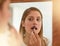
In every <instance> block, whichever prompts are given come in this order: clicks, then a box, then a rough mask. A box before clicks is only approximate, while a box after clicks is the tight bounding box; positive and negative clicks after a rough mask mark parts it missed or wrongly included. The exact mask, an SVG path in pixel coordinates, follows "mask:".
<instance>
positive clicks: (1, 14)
mask: <svg viewBox="0 0 60 46" xmlns="http://www.w3.org/2000/svg"><path fill="white" fill-rule="evenodd" d="M9 4H10V0H6V1H5V2H4V3H3V6H2V10H0V18H1V20H2V21H6V22H8V20H9V18H10V16H11V14H10V10H9Z"/></svg>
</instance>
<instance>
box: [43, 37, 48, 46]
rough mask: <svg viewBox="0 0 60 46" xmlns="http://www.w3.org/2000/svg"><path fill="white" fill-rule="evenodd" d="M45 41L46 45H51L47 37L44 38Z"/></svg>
mask: <svg viewBox="0 0 60 46" xmlns="http://www.w3.org/2000/svg"><path fill="white" fill-rule="evenodd" d="M43 40H44V41H45V43H46V45H48V44H49V40H48V39H47V38H46V37H43Z"/></svg>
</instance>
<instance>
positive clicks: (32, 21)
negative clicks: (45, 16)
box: [22, 11, 42, 34]
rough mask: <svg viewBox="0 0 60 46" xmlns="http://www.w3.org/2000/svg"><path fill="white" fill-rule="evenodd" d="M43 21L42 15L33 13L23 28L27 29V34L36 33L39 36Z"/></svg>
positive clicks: (36, 12)
mask: <svg viewBox="0 0 60 46" xmlns="http://www.w3.org/2000/svg"><path fill="white" fill-rule="evenodd" d="M41 20H42V18H41V14H40V13H39V12H38V11H31V12H30V13H29V15H28V16H27V17H26V19H25V22H23V25H22V26H23V27H25V30H26V32H27V33H30V32H32V31H35V32H36V33H37V34H38V33H39V32H40V30H41V26H42V24H41Z"/></svg>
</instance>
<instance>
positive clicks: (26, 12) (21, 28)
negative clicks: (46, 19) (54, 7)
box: [19, 7, 46, 45]
mask: <svg viewBox="0 0 60 46" xmlns="http://www.w3.org/2000/svg"><path fill="white" fill-rule="evenodd" d="M31 11H38V12H39V13H40V14H41V18H42V13H41V11H40V10H39V9H37V8H35V7H30V8H28V9H26V10H25V11H24V13H23V16H22V20H21V25H20V30H19V31H20V33H21V34H22V37H23V38H24V33H25V29H24V27H22V21H23V22H24V21H25V19H26V17H27V16H28V15H29V14H30V12H31ZM42 26H43V24H42ZM38 35H39V36H40V38H41V39H42V41H44V40H43V27H41V31H40V32H39V34H38ZM43 44H45V42H44V43H43ZM45 45H46V44H45Z"/></svg>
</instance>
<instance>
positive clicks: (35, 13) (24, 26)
mask: <svg viewBox="0 0 60 46" xmlns="http://www.w3.org/2000/svg"><path fill="white" fill-rule="evenodd" d="M42 20H43V17H42V13H41V11H40V10H39V9H37V8H35V7H30V8H28V9H26V10H25V11H24V13H23V16H22V20H21V25H20V30H19V31H20V33H21V34H22V38H23V41H24V43H25V44H26V46H47V44H48V42H47V39H46V38H45V37H43V23H42Z"/></svg>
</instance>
